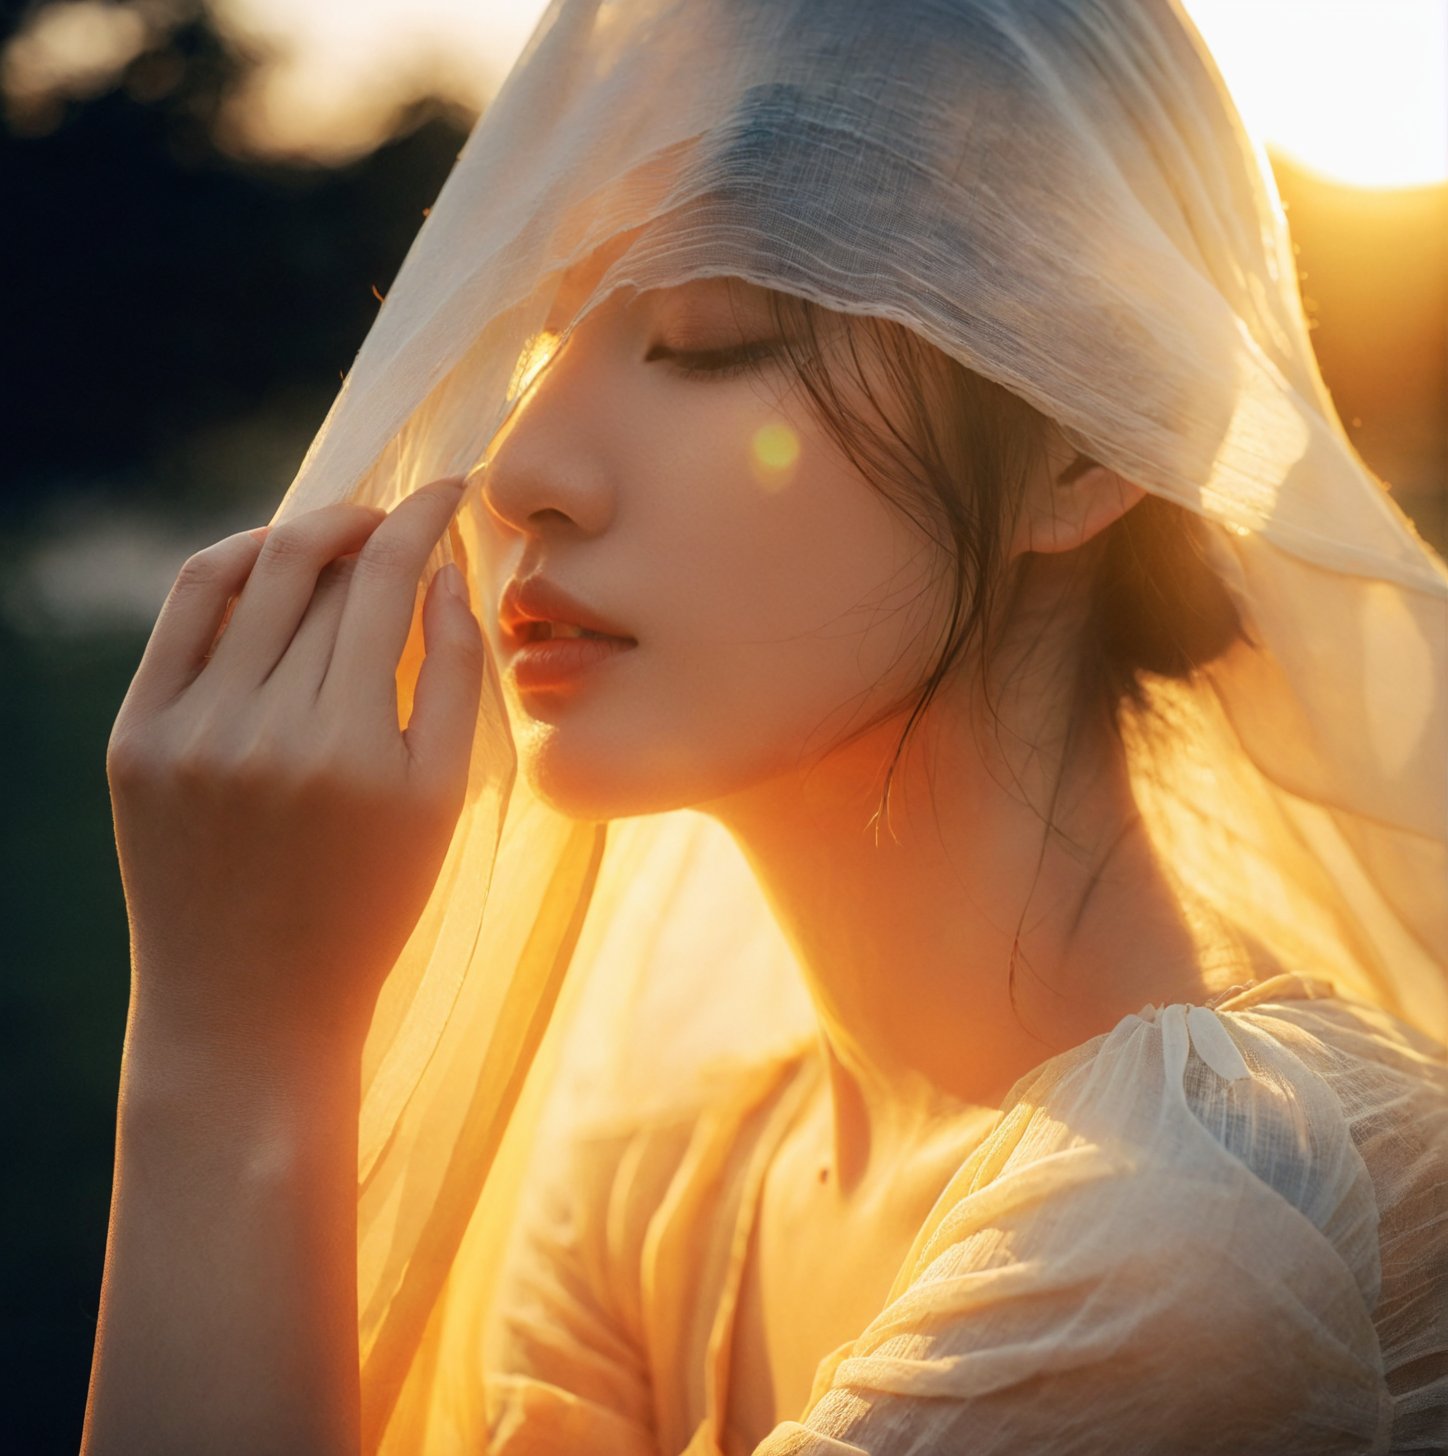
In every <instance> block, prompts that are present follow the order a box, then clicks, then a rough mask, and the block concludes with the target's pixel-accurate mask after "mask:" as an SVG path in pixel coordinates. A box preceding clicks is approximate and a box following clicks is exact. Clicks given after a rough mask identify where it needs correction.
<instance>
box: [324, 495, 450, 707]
mask: <svg viewBox="0 0 1448 1456" xmlns="http://www.w3.org/2000/svg"><path fill="white" fill-rule="evenodd" d="M462 492H463V480H462V477H461V476H449V477H448V478H446V479H444V480H435V481H433V482H431V484H429V485H425V486H423V487H422V489H421V490H418V491H415V492H414V493H413V494H412V495H410V496H408V498H407V499H406V500H404V501H402V502H401V503H400V504H399V505H397V506H395V507H394V508H393V510H392V514H391V515H389V516H388V517H387V519H386V520H385V521H383V522H382V524H381V525H380V526H378V527H377V529H376V530H375V531H374V532H373V533H372V535H371V536H370V538H369V539H368V541H367V544H366V545H365V546H364V547H363V548H362V550H361V552H360V553H359V555H358V558H357V570H356V572H355V574H354V575H353V577H352V584H351V588H350V589H349V591H348V592H347V606H346V608H345V610H344V611H343V613H342V623H341V626H340V627H338V629H337V645H336V648H335V649H334V651H333V653H332V664H331V666H330V667H329V668H328V669H327V688H328V690H329V691H330V690H331V689H332V688H333V687H334V686H335V687H336V690H337V692H338V694H339V695H340V696H342V697H345V698H347V699H348V700H350V701H353V702H360V701H365V700H368V699H370V700H372V701H373V702H375V703H377V704H379V705H381V704H387V703H391V704H394V705H395V703H396V700H397V664H398V661H399V659H400V658H401V657H402V649H403V648H404V647H405V646H406V645H407V634H408V632H409V630H410V629H411V626H412V617H413V611H414V608H415V607H416V605H417V588H418V582H419V580H420V578H421V576H422V569H423V567H424V566H425V565H426V564H427V558H428V556H429V554H430V553H431V552H432V549H433V547H435V546H436V545H437V542H438V538H439V537H440V536H441V535H442V533H443V531H444V530H446V529H447V524H448V522H449V521H450V520H451V519H452V517H453V513H454V512H455V511H456V510H457V507H458V502H459V500H461V498H462Z"/></svg>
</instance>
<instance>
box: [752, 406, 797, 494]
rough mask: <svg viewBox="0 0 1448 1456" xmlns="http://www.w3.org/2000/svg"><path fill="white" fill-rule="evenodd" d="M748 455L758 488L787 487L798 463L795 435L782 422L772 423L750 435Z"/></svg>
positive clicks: (775, 421)
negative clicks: (764, 486)
mask: <svg viewBox="0 0 1448 1456" xmlns="http://www.w3.org/2000/svg"><path fill="white" fill-rule="evenodd" d="M750 456H751V459H752V461H753V464H754V474H755V478H756V479H757V480H758V481H759V482H760V484H761V485H766V486H769V487H771V488H775V489H777V488H778V487H779V486H782V485H787V484H788V483H789V481H790V479H791V478H792V477H793V475H794V467H795V465H796V464H797V463H798V462H799V436H798V435H797V434H795V432H794V431H793V430H792V429H791V428H790V427H789V426H788V425H786V424H785V423H784V422H783V421H781V420H772V421H771V422H770V423H769V424H767V425H762V426H760V428H759V429H757V430H756V431H755V432H754V439H753V441H752V442H751V445H750Z"/></svg>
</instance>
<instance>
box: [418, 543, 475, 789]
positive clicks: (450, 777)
mask: <svg viewBox="0 0 1448 1456" xmlns="http://www.w3.org/2000/svg"><path fill="white" fill-rule="evenodd" d="M466 592H467V586H466V583H465V581H464V579H463V575H462V573H461V572H460V571H459V570H458V569H457V567H456V566H454V565H452V563H451V562H449V563H448V565H446V566H444V567H443V568H442V570H441V571H439V572H438V573H437V574H436V575H435V576H434V577H433V579H432V583H431V585H430V586H429V588H428V593H427V598H426V600H425V601H424V602H423V608H422V631H423V643H424V646H425V648H426V656H425V657H424V658H423V659H422V667H421V668H420V669H419V670H418V674H417V691H416V692H415V693H414V695H413V700H412V717H411V718H410V719H409V720H408V723H407V731H406V732H405V733H404V734H403V738H404V739H405V741H406V743H407V747H408V751H409V753H410V754H411V757H412V761H413V763H414V765H415V766H416V767H417V769H418V770H419V772H420V773H421V774H422V776H423V778H424V780H427V781H429V782H430V783H431V785H432V786H433V788H434V789H436V790H437V791H438V792H439V793H440V794H443V795H446V794H450V793H456V794H458V795H461V794H462V792H463V790H464V789H465V788H466V787H467V776H468V759H469V756H470V753H471V749H472V742H473V730H474V727H475V726H476V723H477V717H478V701H479V699H480V697H481V695H482V686H483V674H484V672H485V670H486V666H487V651H488V649H487V644H486V642H485V641H484V639H483V633H482V629H481V628H480V627H479V626H478V620H477V618H476V617H475V616H474V615H473V613H472V609H471V608H470V607H469V606H468V602H467V596H466Z"/></svg>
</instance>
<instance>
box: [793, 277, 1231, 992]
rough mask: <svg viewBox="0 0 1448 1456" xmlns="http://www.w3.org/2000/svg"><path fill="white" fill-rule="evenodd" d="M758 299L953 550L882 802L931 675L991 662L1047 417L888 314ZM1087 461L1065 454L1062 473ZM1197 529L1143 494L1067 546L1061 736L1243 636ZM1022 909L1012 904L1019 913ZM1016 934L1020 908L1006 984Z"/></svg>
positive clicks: (1115, 715)
mask: <svg viewBox="0 0 1448 1456" xmlns="http://www.w3.org/2000/svg"><path fill="white" fill-rule="evenodd" d="M770 306H771V309H772V311H773V315H774V324H775V333H776V335H777V336H778V338H779V339H780V340H781V341H782V343H781V346H780V348H781V353H782V355H783V358H784V361H785V363H786V365H787V366H788V368H789V369H790V370H791V371H792V373H793V374H794V375H795V376H796V377H797V379H798V381H799V383H800V384H801V385H802V386H803V387H804V390H805V393H806V395H807V398H808V401H809V403H810V405H811V407H812V409H813V411H814V413H815V414H816V416H817V417H818V419H819V420H820V422H821V424H822V425H823V427H824V428H825V430H826V431H827V432H828V434H829V435H830V436H831V437H832V438H833V439H834V441H835V442H836V443H837V444H838V446H839V447H840V449H841V450H842V451H843V452H844V454H845V455H846V457H847V458H848V459H849V460H850V461H851V462H852V463H853V464H854V465H855V467H856V468H857V469H858V470H859V471H860V473H861V474H862V475H863V476H864V477H865V478H866V479H867V480H868V481H869V482H870V483H871V484H872V485H873V486H874V487H875V488H876V489H878V490H880V491H882V492H883V493H884V494H885V495H886V497H887V498H888V499H889V500H891V501H892V503H893V504H894V505H895V506H896V507H898V508H899V509H900V510H901V511H903V512H904V513H905V514H906V515H907V516H908V517H909V518H910V519H911V520H912V521H914V522H915V523H916V524H917V525H918V526H919V527H920V529H921V530H922V531H923V532H924V533H925V534H926V535H928V536H929V537H930V538H931V539H933V540H934V541H935V542H936V544H937V545H938V546H939V547H940V548H941V549H942V552H943V554H944V556H945V558H946V560H947V561H949V562H950V563H951V570H952V583H951V584H952V588H953V590H952V593H951V597H950V601H951V607H950V612H949V618H948V622H947V624H946V628H945V633H944V639H943V641H942V643H941V646H940V649H939V651H938V653H937V655H936V658H935V662H934V666H933V667H932V669H931V671H930V672H929V674H928V675H927V677H926V679H925V681H924V682H923V683H922V684H921V685H920V687H919V688H918V690H916V692H915V694H914V703H913V705H912V706H911V709H910V712H909V716H908V717H907V719H906V723H905V727H904V729H903V730H902V732H901V735H900V739H899V742H898V743H897V745H896V748H895V753H894V755H893V757H892V759H891V761H890V764H889V766H888V768H887V770H886V774H885V784H884V790H883V794H882V799H881V808H880V812H881V814H882V815H883V814H885V813H886V812H887V811H888V805H889V794H890V786H891V782H892V780H893V776H894V772H895V768H896V766H897V764H898V763H899V760H900V756H901V754H902V753H903V752H904V749H905V746H906V743H907V741H908V739H909V736H910V734H911V733H912V731H913V730H914V729H915V727H916V725H917V724H918V723H919V721H920V719H921V717H922V715H923V714H924V712H925V710H926V709H927V707H928V706H929V704H930V702H931V701H932V699H933V698H934V697H935V695H936V693H937V692H938V691H939V689H940V687H941V685H942V683H943V682H944V681H945V680H946V678H947V677H948V676H949V674H950V673H951V672H952V671H953V670H954V669H955V668H956V667H957V666H958V665H959V663H960V662H961V660H962V659H963V658H964V657H965V656H966V654H967V653H970V652H975V653H977V654H978V657H979V661H980V663H981V665H982V667H983V668H986V669H988V668H989V665H990V654H991V649H992V647H993V646H994V645H996V643H997V642H998V640H999V633H1000V631H1001V629H1002V628H1003V627H1004V626H1005V625H1006V624H1007V623H1008V622H1009V620H1010V616H1011V609H1012V604H1013V601H1014V600H1015V594H1016V591H1017V590H1018V589H1019V587H1020V585H1021V584H1022V581H1023V576H1022V575H1021V573H1020V571H1018V572H1017V573H1015V574H1013V573H1011V572H1009V571H1008V570H1007V561H1008V557H1007V545H1008V542H1009V540H1010V538H1011V534H1012V529H1013V526H1014V521H1015V512H1016V511H1017V510H1018V509H1019V508H1020V505H1021V503H1022V498H1023V491H1022V488H1021V487H1022V485H1023V483H1024V481H1025V480H1026V478H1027V477H1028V475H1029V473H1030V472H1031V471H1032V469H1033V468H1034V467H1035V466H1037V465H1039V464H1040V463H1041V462H1042V461H1043V460H1044V458H1045V450H1046V445H1047V441H1048V439H1049V437H1050V433H1051V431H1052V429H1053V426H1052V422H1051V421H1050V420H1049V419H1048V418H1047V417H1046V416H1045V415H1043V414H1042V413H1041V412H1040V411H1039V410H1037V409H1035V408H1034V407H1033V406H1032V405H1031V404H1029V403H1028V402H1027V401H1025V400H1024V399H1022V398H1021V397H1020V396H1019V395H1017V394H1015V393H1014V392H1012V391H1011V390H1009V389H1007V388H1005V387H1004V386H1002V385H1000V384H997V383H996V382H994V381H993V380H990V379H986V378H985V377H983V376H982V375H980V374H977V373H975V372H974V371H972V370H970V369H967V368H966V367H965V366H964V365H962V364H960V363H959V362H957V361H956V360H954V359H952V358H950V357H949V356H948V355H946V354H944V353H943V352H942V351H940V350H938V349H936V348H935V347H934V346H933V345H931V344H929V343H928V342H927V341H926V340H924V339H923V338H922V337H921V336H920V335H918V334H916V333H915V332H914V331H913V330H911V329H909V328H907V327H906V326H905V325H903V324H900V323H897V322H895V321H894V320H891V319H886V318H879V317H875V316H865V315H844V314H840V313H837V312H835V311H833V310H829V309H826V308H824V307H822V306H821V305H819V304H816V303H814V302H813V301H811V300H809V299H806V298H802V297H799V296H797V295H794V294H789V293H784V292H781V291H778V290H771V291H770ZM841 362H843V364H844V368H843V369H841V367H840V366H841ZM884 396H888V397H889V401H890V402H889V403H888V404H887V403H886V402H885V398H884ZM859 400H863V402H864V408H863V410H862V408H861V407H860V405H859V404H858V403H857V401H859ZM1093 463H1094V462H1093V461H1091V460H1090V459H1088V458H1086V457H1085V456H1081V455H1078V457H1077V459H1076V460H1075V461H1074V462H1073V463H1072V464H1071V466H1070V467H1069V469H1068V470H1067V471H1066V474H1065V476H1064V477H1063V479H1071V478H1074V477H1075V476H1076V475H1078V474H1079V473H1081V472H1082V471H1084V470H1085V469H1087V468H1089V467H1090V466H1091V465H1092V464H1093ZM1205 542H1206V528H1205V525H1204V523H1203V521H1202V520H1201V518H1200V517H1199V516H1197V515H1196V514H1195V513H1194V512H1193V511H1190V510H1187V509H1186V508H1185V507H1182V506H1179V505H1176V504H1175V503H1173V502H1171V501H1168V500H1165V499H1163V498H1162V497H1160V496H1155V495H1150V494H1148V495H1146V496H1145V497H1143V498H1142V499H1141V500H1140V501H1138V502H1137V503H1136V504H1135V505H1133V506H1132V507H1130V508H1129V509H1128V510H1127V511H1125V512H1124V513H1123V514H1122V515H1121V516H1120V517H1119V518H1118V519H1117V520H1116V521H1114V522H1112V524H1111V525H1110V526H1108V527H1107V528H1106V529H1105V530H1103V531H1101V532H1099V533H1098V534H1097V536H1096V537H1094V538H1093V539H1092V540H1091V541H1090V542H1088V543H1086V545H1084V546H1082V547H1081V548H1079V550H1078V551H1077V552H1075V553H1073V556H1074V557H1076V558H1077V560H1076V561H1075V562H1074V563H1073V564H1074V565H1075V566H1076V567H1078V568H1079V569H1081V570H1083V571H1085V572H1088V573H1090V580H1089V584H1088V586H1087V588H1086V594H1085V595H1086V602H1087V606H1086V618H1085V621H1084V623H1083V630H1082V634H1081V638H1080V641H1081V652H1080V654H1079V657H1078V659H1077V661H1076V663H1075V666H1074V682H1073V684H1072V686H1071V689H1070V704H1069V716H1068V723H1067V734H1068V739H1067V741H1068V743H1069V741H1070V737H1069V735H1070V734H1071V733H1072V732H1073V731H1074V729H1075V727H1076V725H1077V724H1078V723H1079V722H1080V721H1081V719H1082V716H1083V715H1085V714H1087V713H1095V712H1100V713H1104V715H1105V720H1106V722H1107V723H1108V724H1109V725H1110V728H1111V731H1112V732H1114V733H1115V734H1116V735H1117V736H1118V738H1119V737H1120V734H1121V714H1122V711H1123V708H1124V707H1125V706H1126V705H1130V706H1132V707H1133V708H1135V709H1136V710H1138V711H1142V712H1145V711H1148V710H1149V709H1150V706H1151V703H1150V698H1149V695H1148V693H1147V691H1146V687H1145V682H1144V679H1145V676H1146V675H1147V674H1155V675H1159V676H1163V677H1168V678H1178V679H1185V678H1189V677H1191V676H1192V674H1194V673H1195V672H1197V671H1198V669H1200V668H1201V667H1203V666H1205V665H1206V664H1207V663H1209V662H1211V661H1212V660H1213V659H1214V658H1215V657H1217V656H1219V655H1220V654H1221V653H1223V652H1224V651H1226V650H1227V648H1229V647H1230V646H1231V645H1232V644H1233V643H1235V642H1237V641H1239V640H1243V641H1245V640H1247V634H1246V631H1245V628H1244V626H1243V623H1242V620H1241V617H1240V615H1239V613H1238V611H1237V608H1236V605H1235V603H1234V602H1233V600H1232V598H1231V596H1230V595H1229V594H1228V592H1227V590H1226V587H1225V586H1224V585H1223V583H1222V581H1221V580H1220V578H1219V577H1218V576H1217V574H1216V572H1215V571H1214V570H1213V569H1212V567H1211V565H1210V563H1209V561H1208V560H1207V556H1206V547H1205ZM984 676H985V687H986V690H987V698H986V707H987V709H988V711H990V712H991V713H992V715H993V716H995V718H996V721H997V723H999V715H998V714H997V713H996V710H995V708H994V705H993V704H992V703H991V701H990V699H989V682H990V673H989V671H986V672H985V674H984ZM888 711H889V712H894V711H898V707H896V708H892V709H890V710H888ZM874 721H879V720H878V718H877V719H876V720H874ZM1063 766H1064V765H1063ZM1059 782H1060V780H1059V778H1058V780H1057V786H1058V789H1059ZM1054 804H1055V800H1054V797H1053V799H1052V806H1051V812H1048V815H1047V819H1046V825H1047V832H1048V834H1049V832H1050V830H1051V829H1052V828H1053V827H1055V826H1054V824H1053V822H1052V817H1051V813H1053V812H1054ZM1024 918H1025V911H1024V909H1023V910H1022V917H1021V923H1024ZM1019 938H1020V925H1019V924H1018V926H1017V933H1016V947H1015V948H1013V950H1012V955H1011V979H1010V987H1011V994H1012V998H1014V977H1015V964H1016V958H1017V953H1018V948H1019Z"/></svg>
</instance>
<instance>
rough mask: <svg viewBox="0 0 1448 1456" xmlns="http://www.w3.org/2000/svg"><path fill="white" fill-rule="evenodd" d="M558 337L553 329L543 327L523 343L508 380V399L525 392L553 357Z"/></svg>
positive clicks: (513, 398) (515, 397)
mask: <svg viewBox="0 0 1448 1456" xmlns="http://www.w3.org/2000/svg"><path fill="white" fill-rule="evenodd" d="M558 338H559V336H558V334H557V333H555V332H554V331H553V330H551V329H544V331H543V332H542V333H541V334H534V335H533V337H532V338H531V339H529V340H528V342H527V343H526V344H524V345H523V352H522V353H521V354H519V355H518V362H517V363H516V364H515V365H514V366H513V377H512V379H510V380H509V381H508V399H509V400H510V401H511V400H515V399H517V398H518V396H519V395H520V394H526V393H527V390H528V386H529V385H530V384H532V382H533V381H534V380H535V379H536V378H537V377H538V375H539V373H540V372H541V371H542V369H543V366H544V365H545V364H546V363H547V362H548V361H549V360H550V359H551V358H552V357H553V353H554V351H555V350H556V349H557V348H558Z"/></svg>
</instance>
